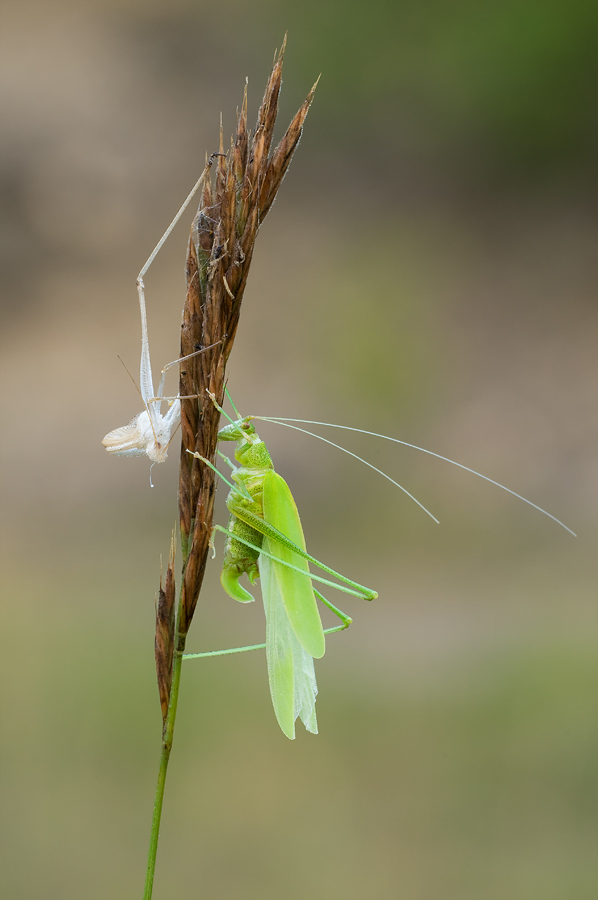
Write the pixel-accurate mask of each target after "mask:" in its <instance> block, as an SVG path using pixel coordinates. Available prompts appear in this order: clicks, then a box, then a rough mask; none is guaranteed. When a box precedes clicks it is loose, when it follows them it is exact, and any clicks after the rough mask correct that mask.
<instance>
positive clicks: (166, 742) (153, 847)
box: [143, 635, 185, 900]
mask: <svg viewBox="0 0 598 900" xmlns="http://www.w3.org/2000/svg"><path fill="white" fill-rule="evenodd" d="M178 638H179V639H178V641H177V645H178V646H177V647H176V649H175V651H174V654H173V661H172V662H173V664H172V685H171V688H170V703H169V705H168V714H167V716H166V727H165V729H164V735H163V737H162V752H161V754H160V770H159V772H158V783H157V785H156V796H155V799H154V814H153V816H152V830H151V834H150V843H149V850H148V854H147V872H146V875H145V890H144V891H143V900H151V896H152V890H153V887H154V873H155V871H156V855H157V852H158V838H159V836H160V820H161V818H162V804H163V801H164V788H165V787H166V773H167V771H168V762H169V760H170V751H171V750H172V741H173V739H174V725H175V722H176V713H177V706H178V702H179V688H180V685H181V669H182V666H183V653H184V652H185V638H184V637H183V635H179V636H178Z"/></svg>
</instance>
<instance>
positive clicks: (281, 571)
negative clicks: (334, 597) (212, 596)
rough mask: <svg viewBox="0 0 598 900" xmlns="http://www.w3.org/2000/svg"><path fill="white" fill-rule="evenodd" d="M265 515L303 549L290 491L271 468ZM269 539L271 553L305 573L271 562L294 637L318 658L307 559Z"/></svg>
mask: <svg viewBox="0 0 598 900" xmlns="http://www.w3.org/2000/svg"><path fill="white" fill-rule="evenodd" d="M264 519H265V521H266V522H268V523H269V524H270V525H273V526H274V527H275V528H277V529H278V531H280V532H282V534H284V535H286V537H288V538H289V540H291V541H292V542H293V543H294V544H297V546H298V547H301V548H302V549H304V550H305V538H304V537H303V529H302V528H301V521H300V519H299V513H298V512H297V506H296V504H295V501H294V500H293V495H292V494H291V491H290V489H289V486H288V484H287V483H286V481H285V480H284V478H282V477H281V476H280V475H278V474H277V473H276V472H273V471H270V472H267V473H266V474H265V475H264ZM269 541H270V548H271V552H272V555H273V556H276V557H278V558H279V559H281V560H283V561H284V562H287V563H290V564H291V565H293V566H296V567H297V568H299V569H301V570H302V571H304V572H305V573H306V575H305V576H302V575H299V574H298V573H297V572H294V571H293V570H292V569H288V568H287V567H286V566H284V565H281V564H280V563H273V565H274V571H275V573H276V580H277V582H278V586H279V589H280V593H281V595H282V599H283V602H284V606H285V609H286V611H287V615H288V617H289V621H290V623H291V627H292V629H293V631H294V632H295V635H296V637H297V640H298V641H299V643H300V644H301V646H302V647H303V649H304V650H305V651H306V652H307V653H309V655H310V656H313V657H314V658H315V659H319V658H320V657H321V656H323V655H324V650H325V639H324V631H323V629H322V622H321V620H320V614H319V612H318V607H317V604H316V598H315V595H314V592H313V590H312V586H311V580H310V578H309V574H308V573H309V568H308V565H307V560H305V559H303V557H301V556H299V555H298V554H297V553H295V551H294V550H291V549H290V548H289V547H285V545H284V544H281V543H280V542H279V541H276V540H273V539H272V538H269Z"/></svg>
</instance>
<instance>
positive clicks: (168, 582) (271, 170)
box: [143, 37, 317, 900]
mask: <svg viewBox="0 0 598 900" xmlns="http://www.w3.org/2000/svg"><path fill="white" fill-rule="evenodd" d="M285 44H286V37H285V41H284V42H283V45H282V48H281V51H280V53H279V54H278V56H277V58H276V59H275V61H274V66H273V69H272V72H271V74H270V78H269V79H268V84H267V85H266V91H265V94H264V98H263V100H262V104H261V106H260V109H259V112H258V118H257V123H256V126H255V129H254V131H253V134H252V133H251V132H250V131H249V130H248V128H247V90H246V91H245V97H244V100H243V105H242V107H241V111H240V113H239V114H238V118H237V130H236V134H235V136H234V137H233V140H232V142H231V146H230V149H229V151H228V152H227V153H225V151H224V141H223V134H222V127H221V129H220V147H219V152H218V153H215V154H212V156H211V157H210V161H209V162H208V169H209V168H210V167H212V170H213V171H211V173H209V174H208V177H206V179H205V181H204V184H203V190H202V196H201V199H200V203H199V209H198V211H197V215H196V216H195V218H194V220H193V224H192V226H191V234H190V237H189V243H188V248H187V263H186V276H187V296H186V300H185V305H184V307H183V320H182V325H181V357H185V358H187V357H189V356H190V355H191V357H192V358H191V359H187V361H186V362H185V363H183V364H181V371H180V380H179V396H180V397H181V398H182V399H181V456H180V467H179V527H180V537H181V551H182V558H183V559H182V561H183V571H182V581H181V590H180V595H179V602H178V604H175V593H176V590H175V572H174V567H175V541H174V535H173V539H172V541H171V547H170V557H169V561H168V568H167V571H166V578H165V583H164V586H163V585H162V581H161V580H160V590H159V594H158V604H157V610H156V636H155V655H156V670H157V675H158V690H159V694H160V706H161V708H162V752H161V756H160V771H159V774H158V784H157V787H156V796H155V801H154V812H153V817H152V830H151V836H150V846H149V854H148V862H147V874H146V880H145V891H144V894H143V900H151V897H152V889H153V883H154V872H155V867H156V854H157V850H158V837H159V833H160V818H161V815H162V804H163V800H164V788H165V785H166V773H167V770H168V762H169V759H170V753H171V750H172V742H173V737H174V726H175V721H176V712H177V704H178V697H179V688H180V681H181V666H182V661H183V651H184V648H185V641H186V638H187V633H188V631H189V627H190V625H191V620H192V618H193V613H194V612H195V607H196V604H197V600H198V597H199V592H200V590H201V585H202V582H203V576H204V572H205V567H206V562H207V558H208V551H209V548H210V538H211V534H212V517H213V508H214V493H215V487H216V486H215V477H216V476H215V473H214V469H213V468H210V465H205V464H204V463H203V462H202V461H201V460H202V459H204V460H208V461H209V462H210V464H212V465H213V464H214V463H215V459H216V449H217V444H218V428H219V422H220V405H221V404H222V402H223V399H224V387H225V384H226V365H227V363H228V359H229V356H230V353H231V350H232V347H233V343H234V340H235V336H236V333H237V326H238V324H239V314H240V310H241V301H242V299H243V294H244V291H245V286H246V284H247V275H248V272H249V266H250V264H251V259H252V256H253V250H254V245H255V240H256V238H257V234H258V231H259V228H260V225H261V223H262V222H263V220H264V218H265V217H266V215H267V213H268V212H269V210H270V209H271V207H272V204H273V202H274V198H275V197H276V194H277V192H278V189H279V187H280V185H281V183H282V180H283V178H284V176H285V174H286V171H287V169H288V167H289V164H290V162H291V158H292V156H293V153H294V152H295V149H296V147H297V144H298V143H299V139H300V138H301V134H302V131H303V123H304V121H305V117H306V116H307V113H308V110H309V107H310V105H311V101H312V99H313V95H314V91H315V89H316V85H314V86H313V88H312V89H311V91H310V93H309V94H308V96H307V98H306V100H305V102H304V103H303V104H302V105H301V107H300V108H299V110H298V112H297V113H296V115H295V116H294V118H293V120H292V121H291V123H290V125H289V127H288V128H287V131H286V133H285V134H284V135H283V137H282V138H281V140H280V142H279V143H278V144H277V146H276V147H275V148H274V149H273V150H272V149H271V148H272V137H273V132H274V125H275V122H276V115H277V112H278V96H279V93H280V86H281V83H282V61H283V55H284V49H285ZM316 84H317V82H316ZM215 160H217V161H216V162H214V161H215ZM210 175H211V177H210ZM203 348H206V349H205V352H202V353H201V354H199V355H197V351H198V350H202V349H203ZM213 399H215V401H216V403H214V402H213ZM189 451H190V452H189ZM175 606H176V609H175Z"/></svg>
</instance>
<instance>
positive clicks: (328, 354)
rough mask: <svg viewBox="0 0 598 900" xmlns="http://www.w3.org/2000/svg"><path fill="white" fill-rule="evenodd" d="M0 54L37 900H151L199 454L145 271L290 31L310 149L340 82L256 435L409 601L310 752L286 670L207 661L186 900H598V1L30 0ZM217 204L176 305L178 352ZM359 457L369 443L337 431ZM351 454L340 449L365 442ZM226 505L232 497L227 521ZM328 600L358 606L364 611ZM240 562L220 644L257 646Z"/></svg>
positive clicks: (15, 890)
mask: <svg viewBox="0 0 598 900" xmlns="http://www.w3.org/2000/svg"><path fill="white" fill-rule="evenodd" d="M2 16H3V23H2V29H1V31H0V34H1V37H0V42H1V46H2V52H1V54H0V66H1V70H2V75H3V78H2V88H1V92H2V100H3V107H4V113H3V116H2V119H3V141H2V149H1V151H0V177H1V187H2V199H3V202H2V242H1V245H2V246H1V249H2V253H3V256H4V265H3V267H2V312H3V317H4V325H3V330H2V348H3V355H2V392H1V396H2V404H3V412H2V423H3V429H2V432H3V433H2V446H3V506H2V515H3V556H2V576H3V577H2V586H3V597H4V601H3V618H2V621H3V633H4V637H3V641H4V649H3V654H2V665H3V676H2V685H3V693H4V707H3V715H2V735H3V768H2V773H3V781H4V787H3V793H4V802H3V849H4V855H5V859H4V866H3V872H2V883H1V884H2V895H3V897H6V898H7V900H80V898H83V897H84V898H86V900H96V898H98V900H99V898H110V900H113V898H114V900H128V898H131V897H139V896H140V895H141V889H142V881H143V875H144V866H145V856H146V847H147V839H148V836H149V825H150V815H151V808H152V802H153V791H154V783H155V777H156V771H157V764H158V754H159V736H160V716H159V706H158V698H157V690H156V686H155V673H154V663H153V615H154V596H155V592H156V589H157V585H158V578H159V572H160V555H161V554H162V555H163V556H164V557H165V556H166V554H167V552H168V546H169V540H170V531H171V528H172V525H173V523H174V522H175V519H176V477H177V473H176V453H175V454H173V457H174V458H172V459H170V460H169V461H168V462H167V464H166V465H164V466H161V467H158V468H155V469H154V473H153V477H154V481H155V485H156V486H155V488H154V489H153V490H151V489H150V487H149V482H148V465H147V463H146V462H144V461H143V460H126V459H125V460H119V459H113V458H109V457H108V455H107V454H106V453H105V451H104V450H103V448H102V447H101V445H100V441H101V438H102V436H103V435H104V434H105V433H106V432H107V431H109V430H111V429H112V428H115V427H116V426H118V425H121V424H124V423H125V422H127V421H128V420H129V419H130V418H131V417H132V416H133V415H134V414H135V413H137V412H138V411H139V399H138V396H137V394H136V392H135V389H134V388H133V386H132V385H131V383H130V380H129V378H128V376H127V375H126V373H125V372H124V370H123V368H122V366H121V365H120V363H119V361H118V359H117V354H119V355H120V356H122V358H123V359H124V361H125V362H126V364H127V365H128V366H129V368H130V369H131V370H132V371H133V372H136V370H137V367H138V357H139V337H140V333H139V331H140V329H139V321H138V318H139V313H138V307H137V300H136V294H135V286H134V283H135V278H136V275H137V272H138V271H139V269H140V267H141V265H142V264H143V262H144V261H145V259H146V257H147V255H148V254H149V252H150V251H151V249H152V248H153V246H154V244H155V243H156V241H157V239H158V238H159V237H160V235H161V234H162V231H163V230H164V228H165V227H166V225H167V224H168V222H169V221H170V218H171V217H172V215H173V213H174V211H175V210H176V209H177V208H178V205H179V204H180V202H181V201H182V199H183V197H184V196H185V195H186V193H187V191H188V190H189V188H190V186H191V185H192V184H193V182H194V181H195V179H196V178H197V176H198V173H199V171H200V170H201V166H202V164H203V160H204V156H205V153H206V152H211V151H212V150H215V149H217V135H218V121H219V114H220V111H222V113H223V120H224V131H225V134H227V135H228V134H229V133H230V132H231V131H232V130H233V128H234V124H235V109H236V107H237V106H238V105H239V104H240V102H241V98H242V92H243V85H244V81H245V77H246V76H247V77H248V78H249V98H250V119H254V117H255V114H256V110H257V104H258V101H259V99H260V97H261V94H262V91H263V88H264V84H265V80H266V78H267V75H268V72H269V67H270V62H271V59H272V55H273V52H274V49H275V47H277V46H280V43H281V40H282V37H283V34H284V32H285V30H287V29H288V31H289V44H288V50H287V58H286V62H285V83H284V87H283V95H282V101H281V112H280V131H281V133H282V128H283V126H286V123H287V122H288V120H289V119H290V117H291V116H292V114H293V113H294V111H295V109H296V108H297V107H298V106H299V104H300V103H301V102H302V100H303V98H304V96H305V95H306V94H307V92H308V90H309V88H310V87H311V85H312V83H313V82H314V80H315V79H316V77H317V76H318V75H319V74H320V72H322V80H321V82H320V85H319V87H318V91H317V94H316V99H315V102H314V105H313V108H312V110H311V112H310V114H309V117H308V120H307V126H306V130H305V134H304V137H303V140H302V142H301V145H300V147H299V150H298V153H297V155H296V158H295V160H294V162H293V165H292V167H291V170H290V173H289V175H288V177H287V178H286V180H285V183H284V185H283V187H282V189H281V192H280V195H279V198H278V201H277V203H276V205H275V208H274V209H273V211H272V212H271V214H270V216H269V218H268V219H267V221H266V223H265V224H264V227H263V229H262V232H261V234H260V238H259V241H258V246H257V252H256V256H255V259H254V264H253V269H252V274H251V277H250V281H249V287H248V290H247V293H246V296H245V302H244V309H243V315H242V319H241V327H240V331H239V336H238V339H237V343H236V347H235V352H234V355H233V360H232V365H231V368H230V387H231V390H232V392H233V396H234V398H235V401H236V403H237V405H238V406H239V407H240V409H241V410H242V412H243V413H244V414H247V413H255V414H278V415H286V416H296V417H304V418H307V419H324V420H326V421H332V422H340V423H346V424H349V425H355V426H362V427H364V428H369V429H371V430H374V431H383V432H385V433H388V434H392V435H395V436H396V437H399V438H403V439H405V440H407V441H411V442H413V443H415V444H419V445H422V446H424V447H428V448H430V449H431V450H435V451H437V452H439V453H442V454H445V455H447V456H449V457H451V458H454V459H457V460H459V461H461V462H463V463H465V464H468V465H470V466H472V467H473V468H476V469H478V470H480V471H482V472H484V473H485V474H487V475H489V476H490V477H492V478H494V479H496V480H498V481H500V482H502V483H506V484H508V485H509V486H510V487H512V488H513V489H514V490H516V491H518V492H519V493H522V494H524V495H525V496H527V497H529V498H530V499H531V500H533V501H534V502H536V503H539V504H540V505H541V506H543V507H545V508H547V509H548V510H550V511H551V512H553V513H554V514H555V515H557V516H558V517H559V518H561V519H563V520H564V521H566V522H567V524H568V525H570V526H571V527H572V528H573V529H574V530H575V531H577V532H578V534H579V536H578V537H577V539H574V538H572V537H570V536H569V535H568V534H567V533H566V532H565V531H563V530H562V529H560V528H559V527H558V526H557V525H555V524H554V523H553V522H551V521H550V520H549V519H547V518H545V517H542V516H541V515H540V514H538V513H536V512H535V511H534V510H532V509H530V508H529V507H526V506H525V505H524V504H522V503H520V502H519V501H516V500H515V499H513V498H512V497H509V496H508V495H506V494H504V493H503V492H501V491H499V490H498V489H496V488H493V487H492V486H490V485H488V484H486V483H484V482H482V481H481V480H480V479H475V478H474V477H473V476H470V475H467V474H466V473H463V472H460V471H459V470H457V469H455V468H453V467H451V466H448V465H447V464H445V463H442V462H440V461H438V460H434V459H432V458H430V457H425V456H424V455H423V454H417V453H416V452H415V451H413V450H408V449H406V448H399V447H398V446H396V445H391V444H388V445H384V444H382V443H381V442H377V441H376V440H375V439H373V438H366V437H360V436H357V435H347V436H346V445H347V446H348V447H350V448H351V449H352V450H353V451H355V452H357V453H361V454H362V455H365V456H366V457H367V458H368V459H369V460H370V461H372V462H373V463H374V464H376V465H379V466H381V467H382V468H384V469H385V471H388V472H389V474H391V475H392V476H393V477H394V478H397V479H398V480H400V481H401V482H402V483H403V484H404V485H405V486H406V487H407V488H408V489H409V490H410V491H412V492H413V493H415V494H416V495H417V496H418V498H419V499H420V500H421V501H422V502H423V503H424V504H425V505H427V506H428V507H430V508H431V509H432V511H433V512H434V513H435V514H436V515H437V516H438V518H439V519H440V521H441V524H440V526H436V525H435V524H434V523H433V522H432V521H431V520H429V519H428V518H426V517H425V516H424V514H423V513H421V511H420V510H419V509H418V508H417V507H416V506H415V505H414V504H413V503H412V502H411V501H409V500H408V499H407V498H406V497H405V496H404V495H402V494H401V493H400V492H398V491H397V490H395V489H390V487H389V486H388V484H387V483H386V482H384V481H383V480H382V479H380V478H379V477H378V476H376V475H375V474H374V473H371V472H369V471H368V470H367V469H365V468H363V467H361V466H360V465H358V464H357V463H356V462H355V461H353V460H351V459H349V458H348V457H345V456H343V455H342V454H339V453H338V452H337V451H335V450H333V449H332V448H328V447H326V446H325V445H324V444H318V443H316V442H314V441H312V440H311V439H309V438H306V437H299V436H297V435H295V434H294V433H293V432H290V431H288V430H287V429H282V428H279V429H277V428H275V427H274V426H264V427H263V430H262V433H263V436H264V437H265V438H266V440H267V441H268V443H269V446H270V447H271V450H272V453H273V456H274V459H275V462H276V464H277V468H278V470H279V471H280V472H281V473H282V474H283V475H284V476H285V477H286V478H287V480H288V481H289V483H290V485H291V487H292V489H293V492H294V494H295V497H296V499H297V502H298V505H299V508H300V510H301V514H302V518H303V521H304V527H305V531H306V535H307V541H308V546H309V547H310V549H311V551H312V552H313V553H315V555H316V556H318V557H319V558H320V559H323V560H325V561H326V562H328V563H330V564H331V565H333V566H334V567H335V568H338V569H340V570H341V571H344V572H346V573H347V574H348V575H350V576H351V577H354V578H356V579H357V580H359V581H360V582H362V583H364V584H368V585H371V586H372V587H375V588H377V589H378V591H379V594H380V596H379V599H378V600H377V601H376V602H375V603H372V604H363V603H358V602H357V601H355V602H353V601H352V600H351V599H350V598H349V599H348V601H346V602H345V603H344V604H342V605H343V608H345V609H346V610H347V611H348V612H349V613H350V614H351V615H352V616H353V617H354V620H355V624H354V625H353V627H352V629H350V631H349V632H347V633H344V634H342V635H339V636H337V637H336V639H334V638H333V639H331V640H330V641H329V646H328V652H327V655H326V657H325V659H324V660H322V662H321V663H319V664H318V667H317V673H318V682H319V688H320V697H319V700H318V718H319V724H320V732H321V733H320V735H319V736H318V737H313V736H311V735H307V734H305V733H304V732H303V731H302V730H300V732H299V734H298V737H297V740H296V741H295V742H294V743H291V742H289V741H287V740H286V739H285V738H284V737H283V736H282V734H281V732H280V731H279V729H278V726H277V724H276V721H275V719H274V715H273V712H272V709H271V706H270V701H269V696H268V690H267V679H266V668H265V659H264V657H263V656H262V655H261V654H259V653H256V654H246V655H244V656H239V657H232V658H228V659H220V660H214V661H209V662H204V661H201V662H199V661H196V662H193V663H188V664H187V667H186V669H185V671H184V681H183V688H182V701H181V705H180V714H179V721H178V726H177V734H176V740H175V749H174V752H173V757H172V762H171V769H170V773H169V783H168V788H167V795H166V802H165V809H164V818H163V828H162V836H161V845H160V851H159V858H158V869H157V878H156V886H155V900H162V898H164V900H165V898H174V897H177V898H180V900H187V898H200V897H204V896H205V897H207V896H211V897H218V898H223V900H229V898H230V900H233V898H234V900H236V898H244V900H254V898H256V900H257V898H260V900H264V898H279V897H285V898H287V900H295V898H297V900H298V898H304V897H307V896H309V897H310V898H313V900H323V898H327V900H328V898H337V897H338V898H340V897H342V898H347V900H353V898H355V900H357V898H362V897H364V896H366V897H369V898H375V900H387V898H395V897H400V898H405V900H438V898H439V897H442V898H443V900H452V898H455V900H480V898H484V900H504V898H509V900H565V898H566V900H572V898H575V900H585V898H588V900H589V898H594V897H595V896H596V894H597V892H598V860H597V856H596V842H597V839H598V815H597V801H598V783H597V782H598V778H597V774H596V773H597V765H596V759H597V751H598V727H597V724H596V723H597V713H598V704H597V701H596V684H597V683H598V679H597V676H598V665H597V662H596V637H597V629H596V625H597V622H596V618H597V617H596V582H597V579H596V576H597V574H598V572H597V567H596V554H595V550H596V537H597V529H596V499H597V492H598V477H597V471H596V452H595V451H596V437H597V435H596V431H597V416H596V401H597V396H596V394H597V391H596V384H597V375H598V372H597V368H598V366H597V358H598V354H596V345H597V344H596V338H597V337H598V335H597V331H598V328H597V324H598V310H597V305H596V285H597V278H596V275H597V271H596V270H597V259H598V256H597V254H596V239H597V237H598V216H597V211H598V203H597V199H598V190H597V188H598V184H597V178H596V151H597V150H598V115H597V108H598V106H597V101H598V77H597V76H598V55H597V54H596V46H597V39H598V6H597V5H596V3H595V2H594V0H569V2H567V3H565V2H562V0H561V2H558V0H552V2H551V0H543V2H538V0H518V2H515V0H505V2H502V3H500V4H496V3H487V2H482V0H478V2H471V0H451V2H439V0H431V2H428V3H421V2H415V0H402V2H397V0H395V2H388V0H371V2H369V3H367V4H358V3H354V2H344V3H342V2H340V0H333V2H323V3H322V2H318V3H316V2H314V0H304V2H303V3H301V4H293V3H291V2H289V0H284V2H279V3H274V2H267V0H254V2H252V3H251V4H249V3H239V2H234V0H233V2H229V3H228V4H226V5H219V4H214V3H207V2H196V3H191V2H186V0H168V2H167V0H153V2H152V0H149V2H148V0H144V2H139V0H113V2H110V0H104V2H101V0H88V2H78V3H74V2H72V3H69V2H64V0H55V2H53V3H47V2H46V3H44V2H35V0H28V2H19V3H14V2H10V0H9V2H6V3H5V4H4V10H3V13H2ZM190 218H191V215H189V217H188V218H187V220H186V221H185V223H184V224H181V225H180V226H179V227H178V228H177V230H176V231H175V233H174V235H173V237H172V238H171V239H170V241H169V242H168V244H167V246H166V247H165V249H164V251H163V252H162V253H161V255H160V257H159V259H158V261H157V263H156V264H155V266H154V267H153V268H152V270H151V272H150V274H149V276H148V278H147V290H148V312H149V322H150V339H151V344H152V356H153V360H154V366H155V367H157V368H159V367H160V366H161V365H162V364H164V363H165V362H167V361H169V360H171V359H174V358H175V357H176V356H177V352H178V348H177V341H178V326H179V321H180V319H179V317H180V310H181V307H182V301H183V294H184V277H183V265H184V255H185V247H186V240H187V228H188V223H189V221H190ZM327 436H328V437H332V439H333V440H338V437H339V433H338V432H336V433H333V434H332V435H327ZM343 440H345V438H343ZM224 496H225V491H224V490H222V489H221V490H220V491H219V499H218V502H219V513H218V515H219V519H220V521H223V520H224V515H225V513H224V507H223V503H224ZM333 599H334V598H333ZM262 619H263V615H262V612H261V610H260V608H259V606H258V604H256V605H255V606H253V607H241V606H240V605H238V604H235V603H234V602H233V601H231V600H229V599H228V598H227V597H226V596H225V595H224V594H223V592H222V591H221V589H220V587H219V584H218V561H216V562H214V563H213V564H211V565H210V569H209V572H208V576H207V579H206V584H205V590H204V592H203V595H202V598H201V601H200V604H199V607H198V611H197V614H196V620H195V622H194V624H193V628H192V631H191V638H190V649H195V650H199V649H213V648H217V647H224V646H235V645H238V644H240V643H246V642H253V641H259V640H261V639H262V638H261V636H262V634H263V621H262Z"/></svg>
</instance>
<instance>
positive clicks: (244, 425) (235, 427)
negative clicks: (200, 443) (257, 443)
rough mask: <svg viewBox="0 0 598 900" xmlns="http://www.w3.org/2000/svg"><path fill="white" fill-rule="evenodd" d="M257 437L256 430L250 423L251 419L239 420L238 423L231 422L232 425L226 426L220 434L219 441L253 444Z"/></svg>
mask: <svg viewBox="0 0 598 900" xmlns="http://www.w3.org/2000/svg"><path fill="white" fill-rule="evenodd" d="M254 435H255V437H257V434H256V431H255V428H254V427H253V425H252V424H251V422H250V421H249V419H238V420H237V421H236V422H231V423H230V425H225V426H224V427H223V428H221V429H220V431H219V432H218V440H219V441H248V442H249V443H251V442H252V439H254Z"/></svg>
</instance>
